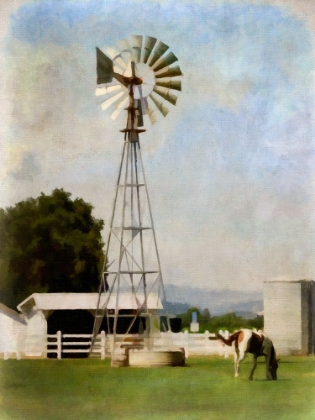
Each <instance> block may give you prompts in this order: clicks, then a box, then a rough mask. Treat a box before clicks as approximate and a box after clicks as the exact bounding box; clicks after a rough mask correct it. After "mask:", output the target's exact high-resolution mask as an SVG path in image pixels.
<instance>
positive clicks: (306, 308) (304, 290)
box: [264, 279, 315, 355]
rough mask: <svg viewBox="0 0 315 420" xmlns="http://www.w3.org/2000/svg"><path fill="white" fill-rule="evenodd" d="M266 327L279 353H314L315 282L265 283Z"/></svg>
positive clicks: (273, 281)
mask: <svg viewBox="0 0 315 420" xmlns="http://www.w3.org/2000/svg"><path fill="white" fill-rule="evenodd" d="M264 329H265V331H266V333H267V334H268V336H269V337H270V338H271V339H272V340H273V342H274V345H275V348H276V351H277V353H278V354H283V355H289V354H311V353H314V352H315V282H314V281H313V280H307V279H306V280H293V281H287V280H269V281H266V282H265V283H264Z"/></svg>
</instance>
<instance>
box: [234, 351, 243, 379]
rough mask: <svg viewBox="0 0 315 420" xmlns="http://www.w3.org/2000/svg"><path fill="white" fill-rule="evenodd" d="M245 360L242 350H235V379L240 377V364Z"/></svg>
mask: <svg viewBox="0 0 315 420" xmlns="http://www.w3.org/2000/svg"><path fill="white" fill-rule="evenodd" d="M244 358H245V352H244V351H240V349H235V353H234V363H235V378H237V377H238V374H239V371H240V362H241V361H242V360H243V359H244Z"/></svg>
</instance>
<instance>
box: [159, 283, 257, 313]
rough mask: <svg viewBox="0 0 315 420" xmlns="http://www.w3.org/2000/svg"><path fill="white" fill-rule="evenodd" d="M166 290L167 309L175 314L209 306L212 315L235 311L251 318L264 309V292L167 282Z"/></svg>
mask: <svg viewBox="0 0 315 420" xmlns="http://www.w3.org/2000/svg"><path fill="white" fill-rule="evenodd" d="M165 292H166V302H165V304H166V305H167V306H165V309H166V310H167V311H168V312H169V313H173V314H180V313H184V312H186V311H187V310H188V309H189V308H191V307H193V306H196V307H197V308H199V309H201V310H203V309H205V308H208V309H209V311H210V314H211V315H222V314H225V313H228V312H235V313H236V314H237V315H238V316H243V317H244V318H250V317H252V316H256V314H257V313H258V312H261V311H262V310H263V296H262V292H260V293H259V292H258V293H257V292H252V291H251V292H246V291H235V290H210V289H201V288H197V287H196V288H195V287H190V286H175V285H174V284H165Z"/></svg>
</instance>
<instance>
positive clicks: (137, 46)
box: [131, 35, 143, 63]
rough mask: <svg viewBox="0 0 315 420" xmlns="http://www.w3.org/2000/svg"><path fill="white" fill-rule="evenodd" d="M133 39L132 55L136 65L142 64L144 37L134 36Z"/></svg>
mask: <svg viewBox="0 0 315 420" xmlns="http://www.w3.org/2000/svg"><path fill="white" fill-rule="evenodd" d="M131 39H132V43H133V45H132V53H133V56H134V59H135V62H136V63H139V62H140V58H141V50H142V39H143V36H142V35H133V36H132V37H131Z"/></svg>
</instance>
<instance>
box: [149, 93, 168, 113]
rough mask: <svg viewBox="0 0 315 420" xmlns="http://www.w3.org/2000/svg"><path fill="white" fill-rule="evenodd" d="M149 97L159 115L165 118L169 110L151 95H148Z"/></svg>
mask: <svg viewBox="0 0 315 420" xmlns="http://www.w3.org/2000/svg"><path fill="white" fill-rule="evenodd" d="M149 97H150V98H151V99H152V101H153V102H154V104H155V106H156V107H157V109H158V110H159V111H160V112H161V114H162V115H163V116H164V117H166V115H167V114H168V113H169V109H168V108H166V106H164V105H163V104H162V102H161V101H160V100H159V99H157V98H156V97H155V96H154V95H153V94H152V93H150V95H149Z"/></svg>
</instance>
